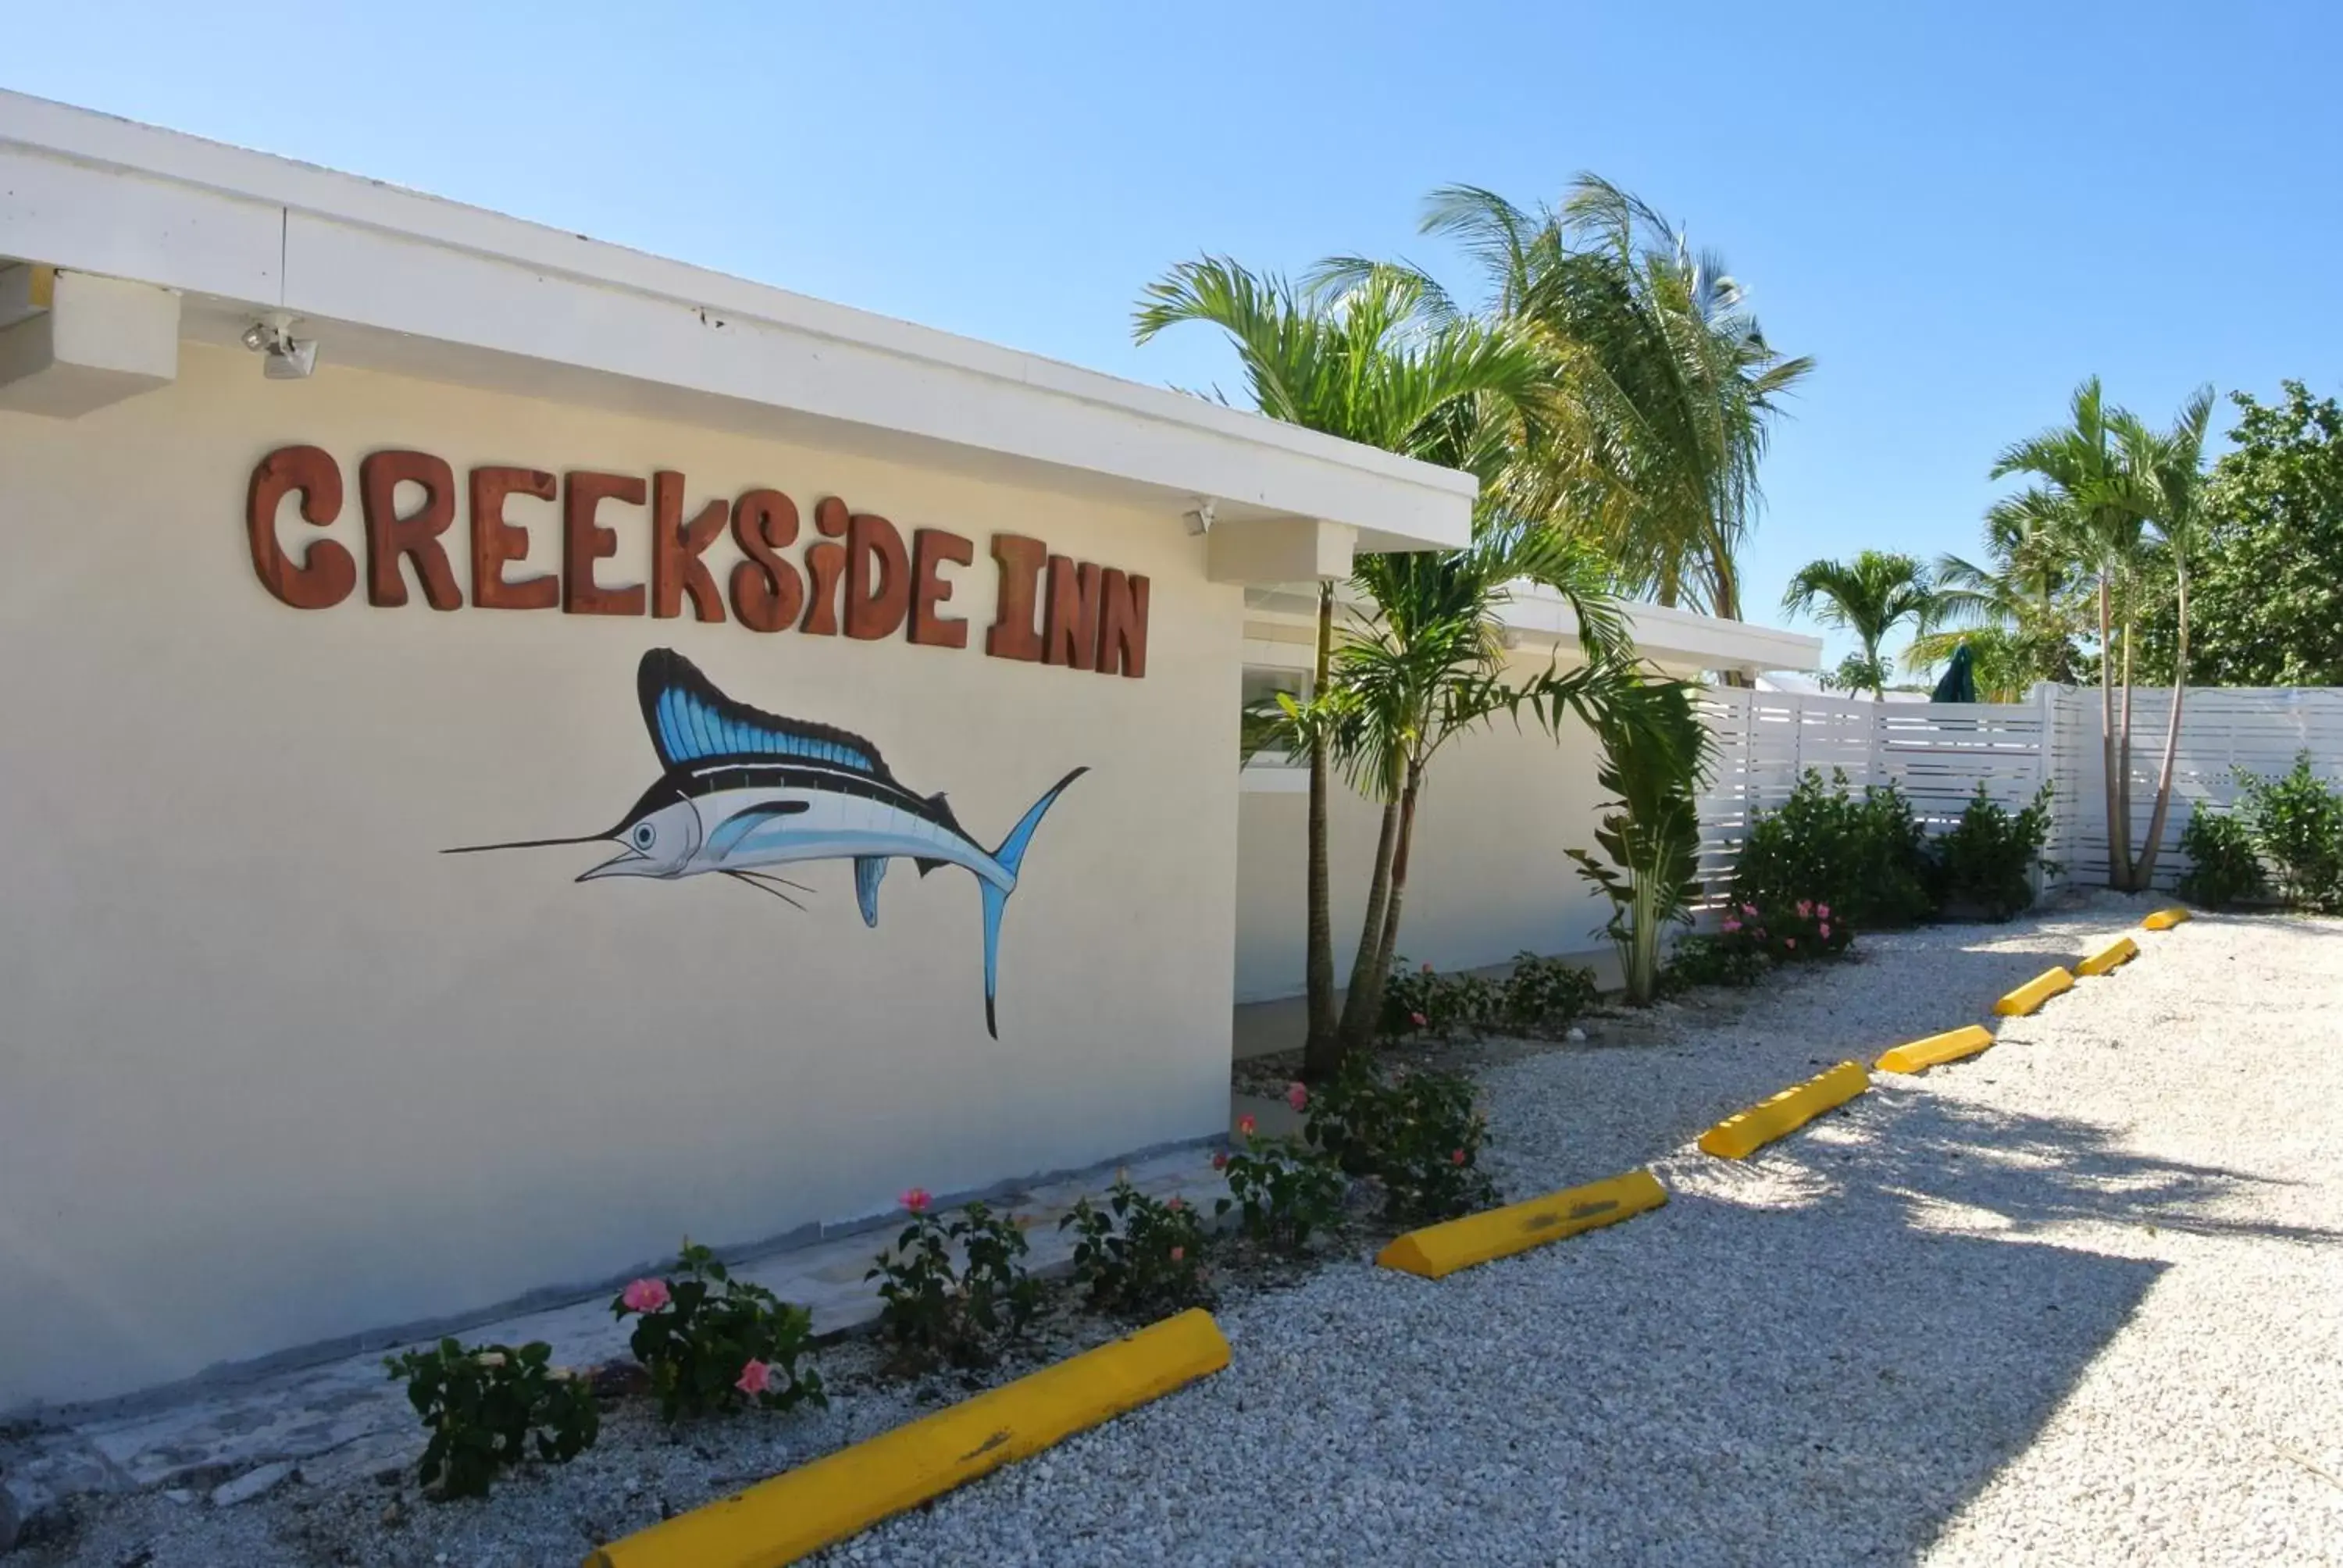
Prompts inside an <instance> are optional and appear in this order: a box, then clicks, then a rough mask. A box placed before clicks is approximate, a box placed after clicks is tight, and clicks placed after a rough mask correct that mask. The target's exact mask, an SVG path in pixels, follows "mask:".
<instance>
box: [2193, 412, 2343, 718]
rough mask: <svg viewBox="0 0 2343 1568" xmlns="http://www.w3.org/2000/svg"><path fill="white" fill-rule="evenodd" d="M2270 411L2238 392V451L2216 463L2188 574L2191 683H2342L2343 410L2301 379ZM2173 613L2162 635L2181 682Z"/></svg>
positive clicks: (2234, 437) (2233, 433)
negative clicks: (2316, 394)
mask: <svg viewBox="0 0 2343 1568" xmlns="http://www.w3.org/2000/svg"><path fill="white" fill-rule="evenodd" d="M2280 388H2281V396H2280V397H2278V399H2276V400H2274V401H2272V402H2268V403H2264V402H2262V401H2260V400H2258V399H2257V398H2255V397H2252V396H2251V395H2250V394H2248V393H2244V392H2233V393H2231V394H2230V395H2229V398H2230V401H2231V402H2233V403H2235V404H2236V405H2237V409H2238V417H2237V426H2236V427H2235V428H2233V429H2232V430H2230V432H2229V440H2230V443H2231V449H2230V450H2229V451H2227V452H2226V453H2224V454H2223V455H2222V457H2221V458H2220V460H2219V461H2218V462H2217V463H2215V464H2214V465H2213V472H2212V477H2211V479H2210V480H2209V482H2208V484H2207V488H2206V493H2205V498H2204V527H2203V529H2202V536H2203V537H2202V538H2201V539H2200V540H2199V541H2198V548H2197V552H2196V558H2195V560H2194V562H2193V563H2192V568H2191V571H2190V574H2189V594H2190V601H2191V602H2190V610H2191V618H2192V621H2193V629H2192V633H2191V637H2190V648H2189V657H2188V669H2189V674H2190V677H2191V678H2193V679H2195V680H2196V681H2197V683H2198V684H2200V685H2207V686H2343V407H2338V405H2337V403H2336V400H2335V399H2334V398H2332V397H2312V396H2311V395H2310V392H2309V389H2308V387H2305V386H2304V385H2303V384H2302V383H2301V382H2299V381H2286V382H2283V383H2281V384H2280ZM2174 619H2175V615H2174V614H2173V613H2172V612H2171V611H2168V610H2167V611H2163V612H2161V613H2159V615H2158V617H2157V624H2156V627H2155V634H2156V643H2157V652H2158V657H2157V658H2156V660H2155V661H2154V666H2153V667H2154V668H2156V669H2157V674H2158V675H2159V676H2160V677H2165V678H2168V677H2169V676H2170V674H2171V670H2172V664H2171V652H2170V650H2171V648H2172V647H2173V643H2174V638H2173V632H2174V630H2175V627H2174V625H2173V622H2174Z"/></svg>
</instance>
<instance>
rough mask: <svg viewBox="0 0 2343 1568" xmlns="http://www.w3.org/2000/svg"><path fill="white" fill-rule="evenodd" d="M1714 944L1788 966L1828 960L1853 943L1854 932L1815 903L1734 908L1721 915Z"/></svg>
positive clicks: (1832, 911)
mask: <svg viewBox="0 0 2343 1568" xmlns="http://www.w3.org/2000/svg"><path fill="white" fill-rule="evenodd" d="M1717 930H1718V933H1719V936H1718V940H1720V941H1721V942H1724V943H1728V944H1731V943H1738V944H1739V945H1741V946H1742V947H1743V948H1745V949H1746V950H1750V951H1753V952H1759V953H1763V954H1765V956H1766V957H1768V958H1771V959H1775V960H1781V961H1784V962H1788V961H1791V960H1800V961H1805V960H1814V959H1832V958H1836V957H1838V955H1839V954H1841V953H1843V952H1845V951H1846V950H1847V948H1848V947H1849V946H1851V945H1852V944H1853V943H1854V941H1855V928H1854V927H1852V926H1850V925H1848V924H1847V923H1846V920H1845V918H1844V917H1842V916H1840V915H1839V914H1837V913H1835V911H1834V910H1832V909H1831V907H1830V905H1828V904H1826V903H1824V902H1823V901H1821V900H1816V899H1798V900H1793V901H1791V902H1789V903H1786V904H1781V905H1767V906H1765V907H1763V908H1761V907H1759V906H1758V905H1756V904H1737V905H1735V906H1732V907H1731V908H1728V909H1727V910H1725V918H1724V920H1722V921H1721V922H1719V924H1718V926H1717Z"/></svg>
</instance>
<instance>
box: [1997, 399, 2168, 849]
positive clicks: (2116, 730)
mask: <svg viewBox="0 0 2343 1568" xmlns="http://www.w3.org/2000/svg"><path fill="white" fill-rule="evenodd" d="M2068 412H2069V418H2068V422H2067V423H2066V424H2064V425H2060V426H2054V427H2051V428H2050V429H2047V430H2045V431H2043V432H2041V433H2040V434H2039V435H2036V436H2033V437H2028V438H2027V439H2026V440H2023V441H2019V442H2017V443H2016V444H2014V445H2012V446H2010V447H2006V448H2005V449H2004V450H2003V452H2002V454H2001V456H2000V457H1999V458H1998V459H1996V462H1995V463H1994V466H1993V471H1992V474H1991V475H1990V477H1993V478H1996V479H2000V478H2006V477H2009V476H2011V475H2013V474H2030V475H2032V476H2034V477H2036V479H2037V480H2038V481H2039V483H2038V484H2037V485H2036V487H2035V488H2034V489H2033V490H2032V491H2030V492H2028V493H2026V494H2025V495H2024V496H2021V497H2018V498H2012V504H2015V505H2021V506H2023V507H2024V508H2026V510H2027V511H2028V512H2029V513H2031V514H2032V515H2033V516H2034V517H2035V518H2038V519H2039V520H2040V521H2041V523H2042V524H2043V526H2044V527H2045V528H2046V529H2047V530H2049V532H2047V533H2046V545H2048V546H2050V547H2052V548H2056V550H2057V551H2058V553H2060V554H2062V555H2064V556H2065V557H2066V558H2067V559H2069V560H2071V561H2073V562H2074V563H2076V565H2077V567H2078V568H2080V569H2082V570H2083V571H2085V572H2087V574H2089V576H2090V577H2091V578H2092V579H2093V582H2094V584H2095V588H2096V591H2097V605H2098V632H2099V641H2098V663H2099V750H2100V755H2101V758H2102V759H2103V761H2104V763H2105V765H2106V769H2107V886H2109V887H2111V888H2116V889H2128V888H2129V887H2130V886H2131V885H2132V863H2131V654H2132V640H2133V639H2132V636H2131V630H2132V628H2133V625H2134V624H2135V621H2136V619H2137V616H2136V614H2135V608H2136V605H2137V597H2138V596H2137V588H2138V586H2139V578H2140V574H2141V567H2142V564H2143V550H2142V545H2143V543H2144V532H2143V529H2144V524H2145V521H2146V516H2147V513H2146V510H2145V505H2144V501H2143V498H2142V497H2141V494H2140V487H2139V481H2138V477H2137V475H2135V474H2134V473H2132V472H2130V471H2129V470H2127V467H2126V466H2125V463H2124V460H2123V456H2122V454H2121V453H2120V452H2119V451H2118V450H2117V436H2118V421H2117V419H2116V418H2115V417H2114V415H2115V414H2116V412H2117V411H2115V410H2111V409H2109V408H2108V407H2107V404H2106V400H2105V396H2104V394H2103V392H2102V391H2101V388H2100V386H2099V378H2098V377H2096V376H2094V377H2090V378H2089V379H2088V380H2087V381H2085V382H2083V383H2082V385H2080V386H2078V387H2076V388H2075V395H2074V397H2073V399H2072V401H2071V403H2070V404H2069V407H2068ZM2118 676H2120V678H2121V680H2122V683H2123V688H2124V698H2123V705H2122V710H2121V714H2120V716H2118V714H2117V704H2116V685H2117V678H2118Z"/></svg>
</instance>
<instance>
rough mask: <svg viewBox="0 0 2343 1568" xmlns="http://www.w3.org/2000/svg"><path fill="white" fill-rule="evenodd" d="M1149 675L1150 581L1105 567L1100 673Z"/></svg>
mask: <svg viewBox="0 0 2343 1568" xmlns="http://www.w3.org/2000/svg"><path fill="white" fill-rule="evenodd" d="M1118 671H1119V672H1121V674H1124V675H1127V676H1129V677H1130V678H1131V679H1133V680H1142V679H1145V678H1146V676H1147V579H1146V578H1143V577H1141V576H1139V575H1138V574H1136V573H1131V574H1125V573H1122V572H1120V571H1117V570H1116V569H1115V568H1112V567H1109V568H1106V574H1105V576H1104V577H1102V578H1100V580H1099V618H1098V672H1099V673H1100V674H1101V675H1112V674H1115V673H1117V672H1118Z"/></svg>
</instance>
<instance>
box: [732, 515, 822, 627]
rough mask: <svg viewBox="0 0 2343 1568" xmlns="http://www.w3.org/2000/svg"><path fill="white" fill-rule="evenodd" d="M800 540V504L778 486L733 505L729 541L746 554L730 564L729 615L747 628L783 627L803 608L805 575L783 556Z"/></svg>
mask: <svg viewBox="0 0 2343 1568" xmlns="http://www.w3.org/2000/svg"><path fill="white" fill-rule="evenodd" d="M797 541H798V505H797V503H796V502H795V501H792V500H790V499H789V498H788V497H787V496H784V495H783V494H781V493H780V492H779V490H747V491H744V492H742V494H741V496H740V498H739V500H737V501H735V502H733V503H732V542H733V543H734V544H736V545H739V547H740V553H741V554H742V555H744V556H746V557H748V559H747V560H744V561H742V562H740V563H739V565H737V566H735V567H734V568H732V613H733V614H734V615H736V616H739V618H740V624H741V625H742V626H745V627H747V628H749V630H750V631H787V630H788V629H789V627H790V626H791V625H793V624H794V623H795V622H796V620H797V618H798V611H799V610H800V609H802V608H805V579H804V578H801V577H799V576H798V568H795V567H793V566H791V565H789V562H787V561H785V560H783V559H782V558H781V551H783V550H784V549H787V548H789V546H791V545H793V544H795V543H797Z"/></svg>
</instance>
